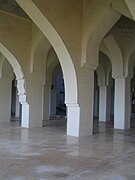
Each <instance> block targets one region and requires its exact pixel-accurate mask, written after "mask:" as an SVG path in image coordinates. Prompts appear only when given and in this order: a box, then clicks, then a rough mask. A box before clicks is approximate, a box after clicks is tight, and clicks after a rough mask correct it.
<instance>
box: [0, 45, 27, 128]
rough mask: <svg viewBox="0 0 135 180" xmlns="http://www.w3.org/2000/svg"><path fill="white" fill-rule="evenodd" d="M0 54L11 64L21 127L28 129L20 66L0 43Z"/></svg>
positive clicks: (24, 92)
mask: <svg viewBox="0 0 135 180" xmlns="http://www.w3.org/2000/svg"><path fill="white" fill-rule="evenodd" d="M0 52H1V53H2V54H3V55H4V56H5V58H6V59H7V60H8V62H9V63H10V64H11V66H12V68H13V71H14V73H15V75H16V80H17V89H18V95H19V102H20V103H21V104H22V126H23V127H29V105H28V103H27V102H26V91H25V79H24V74H23V72H22V69H21V66H20V64H19V63H18V60H17V59H16V57H15V56H14V55H13V54H12V53H11V52H10V51H9V50H8V49H7V48H6V47H5V46H4V45H3V44H2V43H0Z"/></svg>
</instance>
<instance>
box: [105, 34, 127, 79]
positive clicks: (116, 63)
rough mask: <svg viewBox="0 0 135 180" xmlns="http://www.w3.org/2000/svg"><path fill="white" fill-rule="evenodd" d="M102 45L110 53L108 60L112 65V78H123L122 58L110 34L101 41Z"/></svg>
mask: <svg viewBox="0 0 135 180" xmlns="http://www.w3.org/2000/svg"><path fill="white" fill-rule="evenodd" d="M103 42H104V44H105V45H106V47H107V49H108V50H109V52H110V57H111V58H110V60H111V64H112V77H113V78H120V77H123V75H124V74H123V56H122V53H121V50H120V48H119V46H118V44H117V42H116V41H115V39H114V37H113V36H112V34H109V35H108V36H107V37H105V38H104V39H103Z"/></svg>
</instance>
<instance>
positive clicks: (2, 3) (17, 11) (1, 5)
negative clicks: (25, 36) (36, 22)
mask: <svg viewBox="0 0 135 180" xmlns="http://www.w3.org/2000/svg"><path fill="white" fill-rule="evenodd" d="M0 9H1V10H4V11H7V12H9V13H11V14H14V15H17V16H21V17H24V18H29V17H28V16H27V14H26V13H25V12H24V11H23V10H22V9H21V8H20V7H19V5H18V4H17V3H16V2H15V0H0Z"/></svg>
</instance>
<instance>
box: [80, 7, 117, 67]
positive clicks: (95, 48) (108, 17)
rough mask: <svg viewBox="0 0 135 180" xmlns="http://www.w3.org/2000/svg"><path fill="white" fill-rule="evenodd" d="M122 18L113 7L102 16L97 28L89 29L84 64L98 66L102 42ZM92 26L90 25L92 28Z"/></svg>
mask: <svg viewBox="0 0 135 180" xmlns="http://www.w3.org/2000/svg"><path fill="white" fill-rule="evenodd" d="M119 18H120V14H118V13H117V12H116V11H114V10H113V9H110V8H109V9H108V10H107V12H106V13H105V14H104V15H103V16H102V17H101V19H100V21H99V22H98V23H97V25H96V26H95V28H94V29H93V30H92V32H91V30H89V31H88V33H87V40H86V42H85V44H86V45H85V46H86V48H85V49H86V52H85V53H83V54H84V55H85V54H86V57H83V58H82V59H83V61H84V62H82V65H86V66H87V65H88V66H90V67H92V68H94V69H96V67H97V66H98V58H99V57H98V52H99V48H100V44H101V41H102V39H103V38H104V36H105V35H106V34H107V32H108V31H109V30H110V29H111V28H112V27H113V25H114V24H115V23H116V22H117V21H118V19H119ZM90 28H91V27H89V29H90Z"/></svg>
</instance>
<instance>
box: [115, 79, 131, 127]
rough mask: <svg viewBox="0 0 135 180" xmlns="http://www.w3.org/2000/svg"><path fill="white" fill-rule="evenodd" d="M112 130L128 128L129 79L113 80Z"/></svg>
mask: <svg viewBox="0 0 135 180" xmlns="http://www.w3.org/2000/svg"><path fill="white" fill-rule="evenodd" d="M114 128H116V129H129V128H130V79H128V78H121V79H115V101H114Z"/></svg>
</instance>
